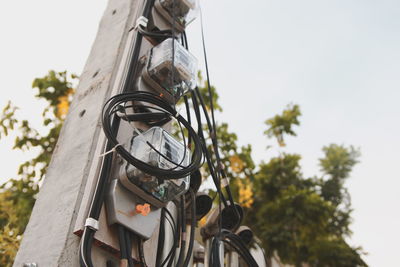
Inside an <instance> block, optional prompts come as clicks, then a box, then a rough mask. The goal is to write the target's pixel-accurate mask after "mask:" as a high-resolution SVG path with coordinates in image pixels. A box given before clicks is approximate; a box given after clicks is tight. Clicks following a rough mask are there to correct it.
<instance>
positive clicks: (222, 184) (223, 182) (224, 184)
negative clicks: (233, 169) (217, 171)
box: [221, 178, 229, 188]
mask: <svg viewBox="0 0 400 267" xmlns="http://www.w3.org/2000/svg"><path fill="white" fill-rule="evenodd" d="M228 185H229V178H223V179H222V180H221V186H222V187H223V188H225V187H227V186H228Z"/></svg>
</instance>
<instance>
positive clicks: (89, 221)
mask: <svg viewBox="0 0 400 267" xmlns="http://www.w3.org/2000/svg"><path fill="white" fill-rule="evenodd" d="M85 227H89V228H90V229H92V230H94V231H97V230H99V221H98V220H96V219H93V218H90V217H89V218H86V221H85Z"/></svg>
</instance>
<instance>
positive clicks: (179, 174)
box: [102, 91, 203, 179]
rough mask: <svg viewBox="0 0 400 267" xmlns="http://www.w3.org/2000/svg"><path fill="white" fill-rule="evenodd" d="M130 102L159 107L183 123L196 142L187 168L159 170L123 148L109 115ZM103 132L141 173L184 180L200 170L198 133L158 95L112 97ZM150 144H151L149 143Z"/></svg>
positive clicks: (105, 110)
mask: <svg viewBox="0 0 400 267" xmlns="http://www.w3.org/2000/svg"><path fill="white" fill-rule="evenodd" d="M130 101H140V102H147V103H150V104H153V105H156V106H158V107H161V108H162V109H164V110H165V112H166V113H168V114H170V115H171V116H173V117H174V118H175V119H176V120H177V121H178V122H179V123H181V124H182V125H183V126H184V127H185V128H186V129H187V131H188V134H189V135H190V136H191V138H192V140H193V142H194V149H193V155H192V160H191V162H190V164H189V165H188V166H187V167H184V168H181V169H177V170H173V171H171V170H165V169H162V168H158V167H155V166H152V165H150V164H147V163H145V162H143V161H141V160H139V159H137V158H135V157H134V156H133V155H131V154H130V152H128V151H127V150H126V149H125V148H124V147H123V146H121V145H120V144H119V142H118V140H117V137H116V136H117V134H116V131H115V129H113V127H112V126H111V122H112V121H113V120H112V119H110V117H109V114H110V113H112V111H113V110H114V109H115V108H116V107H118V106H119V105H121V104H123V103H124V102H130ZM102 123H103V130H104V133H105V135H106V137H107V139H108V141H109V143H110V144H112V147H113V148H114V149H115V150H116V151H117V153H118V154H119V155H120V156H121V157H122V158H124V159H125V160H126V161H127V162H128V163H129V164H132V165H133V166H135V167H136V168H138V169H140V170H141V171H143V172H145V173H147V174H150V175H153V176H156V177H162V178H163V179H176V178H183V177H186V176H188V175H190V174H191V173H193V172H194V171H196V170H198V169H199V168H200V165H201V162H202V157H203V155H202V149H201V141H200V139H199V137H198V136H197V134H196V132H195V131H194V130H193V128H192V127H191V126H190V124H189V123H188V122H187V121H186V120H185V119H184V118H183V117H182V116H181V115H180V114H179V113H177V112H176V111H175V110H174V109H173V108H172V107H171V106H170V105H169V103H168V102H166V101H165V100H164V99H162V98H161V97H159V96H158V95H156V94H153V93H150V92H144V91H135V92H129V93H125V94H119V95H115V96H113V97H111V98H110V99H109V100H108V101H107V103H106V104H105V106H104V108H103V120H102ZM148 144H150V143H148Z"/></svg>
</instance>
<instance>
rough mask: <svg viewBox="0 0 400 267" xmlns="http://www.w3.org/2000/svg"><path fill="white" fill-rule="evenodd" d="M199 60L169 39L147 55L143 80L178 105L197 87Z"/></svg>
mask: <svg viewBox="0 0 400 267" xmlns="http://www.w3.org/2000/svg"><path fill="white" fill-rule="evenodd" d="M196 73H197V59H196V58H195V57H194V56H193V55H192V54H190V53H189V51H188V50H186V49H185V48H184V47H183V46H182V45H181V44H180V43H179V42H177V41H176V40H174V39H172V38H169V39H166V40H164V41H163V42H162V43H160V44H158V45H157V46H155V47H153V48H152V49H151V50H150V51H149V54H148V55H147V64H146V67H145V68H144V71H143V78H144V81H145V82H146V83H148V84H149V85H150V86H151V87H152V88H153V89H154V90H156V91H157V92H158V93H160V95H162V96H164V97H165V98H166V99H167V100H168V101H169V102H171V103H176V102H177V101H178V100H179V98H180V97H181V96H183V95H184V94H185V93H186V92H187V91H188V90H190V89H193V88H195V87H196Z"/></svg>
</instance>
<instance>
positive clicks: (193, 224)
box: [178, 189, 197, 267]
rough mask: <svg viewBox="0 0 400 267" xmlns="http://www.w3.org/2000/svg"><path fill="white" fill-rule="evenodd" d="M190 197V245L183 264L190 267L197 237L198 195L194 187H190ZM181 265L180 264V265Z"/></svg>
mask: <svg viewBox="0 0 400 267" xmlns="http://www.w3.org/2000/svg"><path fill="white" fill-rule="evenodd" d="M189 193H190V198H191V225H190V237H189V246H188V250H187V253H186V258H185V260H184V262H183V264H182V266H183V267H188V266H189V262H190V259H191V257H192V253H193V246H194V239H195V230H196V222H197V221H196V195H195V194H194V192H193V190H192V189H189ZM178 267H179V266H178Z"/></svg>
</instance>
